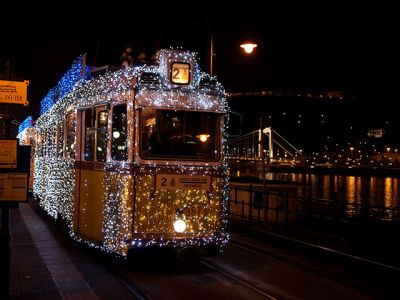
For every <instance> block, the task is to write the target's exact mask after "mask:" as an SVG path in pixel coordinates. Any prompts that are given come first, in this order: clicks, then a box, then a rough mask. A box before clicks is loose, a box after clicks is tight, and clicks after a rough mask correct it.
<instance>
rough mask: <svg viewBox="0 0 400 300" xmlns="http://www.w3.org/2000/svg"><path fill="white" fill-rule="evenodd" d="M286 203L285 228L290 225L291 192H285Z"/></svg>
mask: <svg viewBox="0 0 400 300" xmlns="http://www.w3.org/2000/svg"><path fill="white" fill-rule="evenodd" d="M284 195H285V196H284V197H285V198H284V205H285V229H287V227H288V225H289V192H288V191H285V194H284Z"/></svg>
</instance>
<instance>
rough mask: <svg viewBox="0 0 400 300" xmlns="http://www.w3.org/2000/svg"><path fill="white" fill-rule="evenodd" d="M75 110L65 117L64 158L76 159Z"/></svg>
mask: <svg viewBox="0 0 400 300" xmlns="http://www.w3.org/2000/svg"><path fill="white" fill-rule="evenodd" d="M75 117H76V116H75V112H69V113H68V114H67V115H66V116H65V118H64V147H63V153H64V158H72V159H75V148H76V137H75V131H76V127H75ZM71 129H73V130H71Z"/></svg>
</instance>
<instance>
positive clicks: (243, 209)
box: [242, 200, 244, 222]
mask: <svg viewBox="0 0 400 300" xmlns="http://www.w3.org/2000/svg"><path fill="white" fill-rule="evenodd" d="M243 220H244V200H242V222H243Z"/></svg>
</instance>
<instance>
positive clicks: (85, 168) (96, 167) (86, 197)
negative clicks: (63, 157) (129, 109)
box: [77, 106, 108, 242]
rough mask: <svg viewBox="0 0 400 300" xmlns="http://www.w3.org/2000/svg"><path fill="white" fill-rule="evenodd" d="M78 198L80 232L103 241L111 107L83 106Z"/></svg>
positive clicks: (91, 238) (94, 239) (95, 239)
mask: <svg viewBox="0 0 400 300" xmlns="http://www.w3.org/2000/svg"><path fill="white" fill-rule="evenodd" d="M80 118H81V119H80V121H81V143H80V147H81V149H80V150H81V152H80V153H81V162H80V170H79V171H80V180H79V201H78V214H79V215H78V226H77V227H78V233H79V234H80V235H83V236H85V237H87V238H89V239H90V240H92V241H94V242H102V241H103V233H102V225H103V217H104V215H103V195H104V188H103V179H104V163H105V161H106V158H107V130H108V110H107V108H106V106H99V107H93V108H88V109H86V110H83V111H82V113H81V116H80Z"/></svg>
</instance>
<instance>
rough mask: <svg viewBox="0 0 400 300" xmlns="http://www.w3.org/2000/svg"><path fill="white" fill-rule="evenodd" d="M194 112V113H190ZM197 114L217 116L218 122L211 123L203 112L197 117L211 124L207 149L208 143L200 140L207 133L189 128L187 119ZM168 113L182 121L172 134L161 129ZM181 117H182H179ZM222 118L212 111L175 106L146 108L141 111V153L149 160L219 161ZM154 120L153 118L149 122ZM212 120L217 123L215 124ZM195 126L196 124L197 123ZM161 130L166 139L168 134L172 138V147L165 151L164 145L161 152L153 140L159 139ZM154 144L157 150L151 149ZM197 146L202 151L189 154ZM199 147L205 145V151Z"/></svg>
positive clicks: (205, 123) (174, 118)
mask: <svg viewBox="0 0 400 300" xmlns="http://www.w3.org/2000/svg"><path fill="white" fill-rule="evenodd" d="M151 110H154V112H152V111H151ZM190 114H193V115H192V116H189V115H190ZM195 114H204V116H206V117H207V118H210V117H213V118H214V122H212V123H207V121H206V119H203V118H200V115H199V116H198V119H197V120H198V121H200V122H202V124H203V125H204V126H206V125H207V126H206V127H208V133H209V134H206V135H207V137H206V139H207V138H208V141H209V142H208V143H209V144H208V145H209V146H208V147H209V148H210V149H205V147H204V146H205V145H206V144H204V145H203V144H202V143H201V142H200V141H199V140H198V139H200V136H201V135H204V134H201V133H202V132H198V135H195V133H194V132H191V130H188V128H189V126H188V125H189V124H188V123H186V122H187V120H189V119H192V118H193V117H194V116H195ZM165 117H168V118H171V120H172V121H173V122H177V123H180V124H178V125H176V124H175V125H172V126H173V127H174V128H177V129H178V131H177V132H174V130H175V129H173V130H172V131H171V136H169V135H168V134H166V133H161V132H160V130H159V129H160V128H161V127H164V126H163V125H162V123H163V119H164V118H165ZM179 117H180V118H182V119H181V120H179ZM221 118H222V115H221V114H219V113H215V112H209V111H192V110H171V109H163V108H152V107H145V108H142V109H141V110H140V111H139V139H140V140H139V156H140V158H141V159H145V160H176V161H196V162H218V161H220V160H221V149H222V148H221V147H222V144H221V138H222V136H221V134H222V133H221ZM150 120H151V122H149V121H150ZM174 120H175V121H174ZM176 120H178V121H176ZM192 121H193V119H192ZM146 123H148V124H146ZM212 124H213V126H215V127H213V126H212ZM203 125H201V126H200V128H203ZM209 125H210V126H209ZM191 126H192V127H193V125H191ZM150 127H151V128H150ZM147 128H148V129H147ZM204 128H205V127H204ZM201 131H202V130H201ZM175 133H176V135H175ZM203 133H205V132H203ZM160 134H161V135H162V136H163V137H164V138H163V140H165V137H166V136H168V139H169V143H168V144H169V146H168V147H169V150H168V151H165V152H164V149H165V148H163V149H161V148H159V149H161V152H160V151H159V150H157V149H156V148H155V147H154V145H152V141H155V139H154V138H153V137H155V136H156V135H158V136H161V135H160ZM152 136H153V137H152ZM180 138H181V139H180ZM194 139H196V143H194ZM196 144H197V145H196ZM202 145H203V146H202ZM170 146H171V147H170ZM189 147H190V148H189ZM152 148H154V152H153V153H152V150H151V149H152ZM193 148H196V149H195V151H196V153H199V155H198V156H195V155H190V154H189V155H188V152H190V151H192V152H194V151H193ZM190 149H191V150H190ZM199 149H204V150H205V151H204V152H200V151H199ZM189 150H190V151H189ZM163 152H164V153H163ZM212 153H214V154H213V155H214V156H212ZM207 155H210V156H207Z"/></svg>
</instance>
